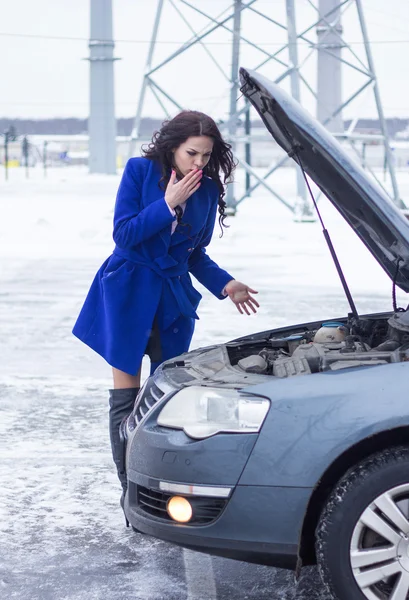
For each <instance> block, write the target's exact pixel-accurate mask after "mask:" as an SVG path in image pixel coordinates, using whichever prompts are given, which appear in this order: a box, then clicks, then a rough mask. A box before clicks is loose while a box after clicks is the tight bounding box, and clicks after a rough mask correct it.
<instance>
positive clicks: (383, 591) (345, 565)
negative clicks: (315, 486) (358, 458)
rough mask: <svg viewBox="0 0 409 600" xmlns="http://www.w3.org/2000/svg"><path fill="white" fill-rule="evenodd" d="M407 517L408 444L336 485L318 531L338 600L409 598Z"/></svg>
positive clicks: (321, 564)
mask: <svg viewBox="0 0 409 600" xmlns="http://www.w3.org/2000/svg"><path fill="white" fill-rule="evenodd" d="M396 509H398V510H396ZM408 518H409V448H407V447H397V448H392V449H388V450H385V451H383V452H379V453H377V454H374V455H372V456H370V457H369V458H367V459H365V460H363V461H362V462H360V463H358V464H357V465H355V466H354V467H353V468H351V469H350V470H349V471H348V472H347V473H346V474H345V476H344V477H343V478H342V479H341V480H340V481H339V482H338V483H337V485H336V486H335V488H334V489H333V491H332V493H331V495H330V496H329V498H328V500H327V502H326V504H325V507H324V509H323V511H322V513H321V516H320V519H319V523H318V526H317V529H316V555H317V562H318V569H319V573H320V575H321V579H322V581H323V583H324V585H325V587H326V589H327V591H328V592H329V593H330V594H332V596H333V597H334V598H337V599H338V600H378V599H379V600H395V598H396V600H404V599H406V597H408V598H409V520H408ZM374 555H376V556H374ZM381 569H382V571H381ZM384 574H385V575H386V577H385V578H382V576H383V575H384ZM379 577H380V579H379V580H377V581H373V580H374V579H375V580H376V579H377V578H379ZM371 582H372V583H371ZM406 589H407V591H406V592H405V590H406Z"/></svg>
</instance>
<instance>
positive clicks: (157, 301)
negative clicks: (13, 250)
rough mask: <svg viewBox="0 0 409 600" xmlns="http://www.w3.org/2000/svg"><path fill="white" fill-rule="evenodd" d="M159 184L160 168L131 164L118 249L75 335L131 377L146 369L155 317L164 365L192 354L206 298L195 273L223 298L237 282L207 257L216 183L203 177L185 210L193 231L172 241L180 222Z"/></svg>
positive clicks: (118, 212) (181, 230)
mask: <svg viewBox="0 0 409 600" xmlns="http://www.w3.org/2000/svg"><path fill="white" fill-rule="evenodd" d="M160 178H161V171H160V168H159V165H158V164H157V163H156V162H155V161H151V160H149V159H147V158H131V159H130V160H129V161H128V163H127V165H126V167H125V170H124V173H123V176H122V180H121V183H120V186H119V189H118V195H117V199H116V204H115V214H114V232H113V238H114V242H115V244H116V246H115V249H114V251H113V254H112V255H111V256H110V257H109V258H108V259H107V260H106V261H105V262H104V264H103V265H102V266H101V268H100V269H99V271H98V272H97V274H96V276H95V278H94V281H93V283H92V285H91V288H90V290H89V293H88V295H87V297H86V300H85V303H84V305H83V307H82V310H81V312H80V314H79V316H78V319H77V322H76V323H75V326H74V329H73V333H74V335H76V336H77V337H78V338H79V339H80V340H82V341H83V342H84V343H85V344H87V345H88V346H90V347H91V348H92V349H93V350H95V352H97V353H98V354H100V355H101V356H102V357H103V358H104V359H105V360H106V361H107V362H108V363H109V364H110V365H111V366H113V367H116V368H117V369H120V370H121V371H125V372H126V373H129V374H131V375H136V374H137V372H138V370H139V367H140V364H141V361H142V357H143V355H144V353H145V350H146V346H147V342H148V339H149V335H150V332H151V329H152V324H153V320H154V318H155V317H156V319H157V323H158V326H159V332H160V340H161V347H162V359H163V360H167V359H169V358H172V357H174V356H177V355H178V354H181V353H182V352H186V351H187V350H188V348H189V344H190V341H191V339H192V335H193V330H194V320H195V319H198V316H197V314H196V309H197V306H198V304H199V302H200V299H201V295H200V294H199V292H198V291H197V290H195V288H194V287H193V285H192V282H191V279H190V275H189V273H192V274H193V275H194V276H195V277H196V279H198V281H200V283H202V284H203V285H204V286H205V287H206V288H207V289H208V290H209V291H210V292H212V293H213V294H214V295H215V296H216V297H217V298H220V299H223V298H224V296H223V295H222V290H223V288H224V286H225V285H226V284H227V282H228V281H230V280H231V279H233V277H232V276H231V275H230V274H229V273H227V272H226V271H224V270H223V269H221V268H220V267H219V266H218V265H217V264H216V263H215V262H214V261H212V260H211V258H210V257H209V256H208V255H207V254H206V250H205V247H206V246H207V245H208V244H209V243H210V240H211V237H212V233H213V229H214V224H215V219H216V212H217V204H218V196H219V194H218V189H217V186H216V184H215V183H214V181H212V180H211V179H210V178H208V177H203V178H202V184H201V186H200V188H199V190H198V191H197V192H195V193H194V194H193V195H192V196H191V197H190V198H189V199H188V201H187V204H186V209H185V213H184V216H183V223H186V224H188V225H185V226H183V225H182V226H181V225H178V226H177V228H176V231H175V232H174V233H173V235H171V226H172V222H173V221H174V217H173V216H172V214H171V212H170V210H169V207H168V205H167V204H166V202H165V199H164V192H163V190H162V189H161V188H160V187H159V180H160ZM155 366H157V365H155Z"/></svg>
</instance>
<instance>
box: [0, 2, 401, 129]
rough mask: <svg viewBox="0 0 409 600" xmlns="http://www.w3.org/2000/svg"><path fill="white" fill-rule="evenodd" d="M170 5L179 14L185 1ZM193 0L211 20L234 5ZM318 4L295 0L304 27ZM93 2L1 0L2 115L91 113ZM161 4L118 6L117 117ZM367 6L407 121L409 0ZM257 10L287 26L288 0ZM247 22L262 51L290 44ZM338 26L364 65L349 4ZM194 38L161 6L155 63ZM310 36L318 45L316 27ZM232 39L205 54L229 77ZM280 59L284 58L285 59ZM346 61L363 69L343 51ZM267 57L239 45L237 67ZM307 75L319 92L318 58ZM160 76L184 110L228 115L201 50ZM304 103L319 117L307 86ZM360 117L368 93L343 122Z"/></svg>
mask: <svg viewBox="0 0 409 600" xmlns="http://www.w3.org/2000/svg"><path fill="white" fill-rule="evenodd" d="M174 1H175V4H176V5H177V6H179V7H180V8H183V7H182V5H181V4H180V2H179V0H174ZM190 1H191V3H192V4H194V5H195V6H198V7H200V8H201V9H202V10H205V11H207V12H208V13H209V14H211V15H212V16H214V17H216V16H218V15H219V14H220V13H221V12H222V11H223V10H224V9H225V8H227V7H228V6H229V5H230V4H231V2H228V1H226V0H190ZM314 2H318V0H310V1H309V0H295V4H296V10H297V29H298V31H301V30H303V29H306V28H307V27H308V26H309V25H311V24H312V23H313V22H314V18H315V16H316V13H315V11H314V9H313V8H312V7H311V3H314ZM89 4H90V2H89V0H13V1H10V0H0V57H1V58H0V117H11V118H18V117H19V118H26V117H33V118H51V117H69V116H74V117H86V116H87V115H88V98H89V81H88V80H89V62H88V61H86V60H83V59H84V58H86V57H87V56H88V39H89V26H90V18H89ZM156 6H157V1H156V0H113V18H114V39H115V41H116V47H115V55H116V56H117V57H119V58H121V60H120V61H117V62H116V63H115V97H116V98H115V99H116V114H117V116H118V117H130V116H133V115H134V114H135V111H136V106H137V101H138V96H139V90H140V87H141V83H142V77H143V72H144V66H145V61H146V56H147V51H148V44H149V40H150V36H151V32H152V26H153V20H154V16H155V12H156ZM363 6H364V11H365V17H366V23H367V28H368V31H369V36H370V39H371V42H372V52H373V57H374V62H375V67H376V72H377V75H378V81H379V86H380V92H381V97H382V100H383V105H384V110H385V113H386V115H387V116H389V117H392V116H398V117H409V78H408V75H407V74H408V64H407V57H408V54H409V2H408V1H407V0H363ZM254 7H255V8H258V10H260V11H262V12H264V13H265V14H267V15H269V16H271V17H272V18H274V19H276V20H277V21H280V22H282V23H285V0H258V1H257V2H256V3H255V5H254ZM183 14H184V16H186V18H187V19H188V20H189V22H190V24H191V26H193V27H195V28H196V29H201V28H202V27H203V26H204V25H205V24H206V22H207V21H206V19H204V18H203V17H200V16H199V17H198V16H197V15H195V14H194V13H193V11H192V10H191V9H189V8H187V7H186V6H185V7H184V8H183ZM242 19H243V23H242V24H243V35H245V36H246V37H248V38H249V39H251V40H252V41H253V42H255V43H258V44H259V45H260V46H261V47H262V48H263V49H264V50H269V51H273V50H277V49H278V48H279V47H280V45H281V43H282V42H283V41H285V32H283V31H281V30H280V29H279V28H277V27H276V26H274V25H272V24H269V23H268V22H267V21H263V20H262V19H261V18H260V17H258V16H256V15H254V14H251V13H250V12H249V11H248V10H247V11H244V13H243V17H242ZM342 23H343V27H344V35H345V39H346V40H347V41H348V42H350V43H351V46H352V48H353V50H354V52H355V53H356V54H357V55H358V56H359V57H360V58H362V59H364V48H363V45H362V37H361V35H360V29H359V24H358V19H357V16H356V9H355V6H354V3H353V2H351V6H350V7H349V8H348V9H347V10H346V12H345V15H344V16H343V21H342ZM190 35H191V34H190V32H189V29H188V28H187V26H186V25H185V24H184V23H183V21H182V20H181V18H180V17H179V16H178V14H177V13H176V11H175V9H174V8H173V7H172V6H171V4H170V2H169V0H165V9H164V12H163V18H162V20H161V26H160V30H159V36H158V41H159V43H158V45H157V49H156V53H155V57H154V64H157V62H158V61H159V60H161V59H163V58H165V57H166V56H169V55H170V54H171V53H172V52H173V51H174V50H176V49H177V48H178V46H179V45H180V44H181V43H183V42H184V41H186V40H187V39H188V38H189V37H190ZM67 38H70V39H67ZM311 38H312V39H313V40H315V39H316V38H315V32H314V30H313V31H312V33H311ZM230 39H231V35H230V36H229V33H228V32H223V31H219V32H217V33H215V34H212V35H211V36H209V38H208V42H209V45H208V49H209V50H210V51H211V52H212V53H213V54H214V55H215V57H217V59H218V60H219V62H220V64H221V66H222V70H223V71H225V72H226V73H229V72H230V63H231V56H230V52H231V49H230ZM307 52H308V48H307V46H305V45H302V46H301V47H300V48H299V54H300V57H301V59H302V58H304V57H305V56H306V53H307ZM282 56H283V58H286V54H285V53H283V55H282ZM343 56H344V57H345V58H346V59H348V60H349V59H350V60H351V61H353V62H354V64H358V63H356V59H355V58H354V57H353V56H352V55H351V54H350V53H349V51H348V50H347V49H346V50H344V55H343ZM263 57H264V56H263V54H262V53H261V52H259V51H258V50H254V49H250V48H249V47H248V46H246V45H245V44H242V47H241V58H240V64H241V65H243V66H246V67H248V68H254V67H255V66H256V65H257V64H258V63H259V62H261V61H262V60H263ZM282 71H283V67H282V66H280V65H273V63H271V62H270V63H269V64H268V65H266V66H265V67H264V68H263V71H262V72H263V74H265V75H267V76H268V77H271V79H274V78H275V77H277V76H278V75H279V74H280V73H281V72H282ZM303 73H304V75H305V77H306V78H307V79H308V81H309V82H310V83H311V84H312V85H313V86H314V85H315V79H316V63H315V56H314V54H313V55H312V56H311V58H310V59H309V60H308V61H307V62H306V64H305V67H303ZM155 79H156V81H157V82H158V83H159V84H160V85H161V86H162V87H163V88H165V89H166V91H167V92H168V93H169V94H171V95H172V96H174V97H175V98H176V99H177V101H178V102H179V103H180V104H181V105H182V106H183V107H186V108H195V109H199V110H204V111H207V112H209V113H210V114H212V115H213V116H215V117H217V118H219V117H223V116H225V115H226V112H227V111H228V102H227V99H228V82H227V81H226V79H225V78H224V76H223V74H222V73H221V72H220V71H219V70H217V68H216V67H215V66H214V64H213V63H212V62H211V60H210V58H209V57H208V56H207V54H206V52H205V51H204V50H203V49H202V48H199V47H197V48H196V49H193V50H189V51H187V52H186V53H184V54H183V55H182V56H180V57H179V58H178V59H177V60H175V61H172V62H171V63H170V64H169V65H168V66H167V67H164V68H162V69H160V70H159V71H158V72H157V74H156V75H155ZM363 81H364V79H362V76H361V75H358V74H357V73H356V72H354V71H353V70H352V69H351V68H350V67H345V68H343V83H344V86H343V92H344V99H345V98H347V97H348V96H349V95H351V94H352V93H353V91H354V90H355V89H357V88H358V87H359V86H360V85H361V84H362V83H363ZM284 85H285V84H284ZM301 99H302V102H303V104H304V105H305V106H306V107H307V108H308V109H309V110H310V111H311V112H314V110H315V107H314V102H313V100H312V97H311V95H310V93H309V92H308V91H307V90H306V89H303V90H302V98H301ZM170 112H171V113H174V112H175V109H174V108H171V109H170ZM355 115H357V116H375V107H374V102H373V100H372V98H371V97H370V96H368V95H366V96H364V97H361V99H360V100H357V101H356V102H355V103H354V104H352V105H351V106H350V107H349V108H348V109H347V110H346V111H345V112H344V117H351V116H355ZM144 116H159V117H162V116H163V112H162V110H161V108H160V107H159V105H158V104H157V102H156V101H155V100H154V98H153V97H152V96H148V97H147V102H146V105H145V109H144Z"/></svg>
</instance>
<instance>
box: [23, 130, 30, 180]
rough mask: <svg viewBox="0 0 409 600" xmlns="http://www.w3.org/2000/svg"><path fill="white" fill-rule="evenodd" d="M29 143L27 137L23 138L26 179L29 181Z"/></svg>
mask: <svg viewBox="0 0 409 600" xmlns="http://www.w3.org/2000/svg"><path fill="white" fill-rule="evenodd" d="M29 147H30V146H29V142H28V139H27V136H26V135H25V136H24V137H23V141H22V154H23V158H24V166H25V168H26V178H27V179H28V154H29Z"/></svg>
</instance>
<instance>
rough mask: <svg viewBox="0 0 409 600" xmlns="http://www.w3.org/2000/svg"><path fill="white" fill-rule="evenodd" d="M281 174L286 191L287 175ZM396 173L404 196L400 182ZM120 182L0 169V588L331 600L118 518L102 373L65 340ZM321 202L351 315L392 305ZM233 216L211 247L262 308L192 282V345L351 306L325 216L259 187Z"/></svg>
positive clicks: (374, 268) (31, 595) (373, 268)
mask: <svg viewBox="0 0 409 600" xmlns="http://www.w3.org/2000/svg"><path fill="white" fill-rule="evenodd" d="M2 176H3V173H2V172H0V178H2ZM239 179H240V174H239ZM277 179H278V181H277V187H278V189H279V191H280V193H281V194H283V195H285V196H286V197H287V198H289V199H290V198H291V196H292V193H293V188H292V182H293V175H292V172H291V171H281V173H280V176H279V177H278V178H277ZM400 179H401V187H402V191H403V197H405V193H404V192H405V189H407V190H408V189H409V178H408V177H406V175H404V174H401V175H400ZM118 181H119V178H118V177H102V176H101V177H98V176H92V177H91V176H89V175H87V174H86V172H85V171H80V170H70V169H66V170H60V171H58V170H55V171H53V172H50V173H49V175H48V178H47V179H43V178H42V173H41V172H40V171H37V172H32V173H31V177H30V179H29V180H28V181H26V180H25V179H23V173H22V172H19V171H17V170H12V171H11V173H10V181H9V182H8V183H5V182H4V180H3V179H1V180H0V214H1V219H0V255H1V256H0V258H1V260H0V356H1V368H0V397H1V400H0V456H1V462H0V598H1V599H2V600H3V599H4V600H13V599H18V600H125V599H126V600H139V599H141V600H142V599H143V600H159V599H162V598H166V599H167V600H185V599H186V600H187V599H189V600H193V599H194V600H202V599H203V600H215V599H218V600H227V599H229V600H230V599H231V600H245V599H246V600H263V599H269V600H307V599H308V600H328V599H327V596H326V594H325V593H324V592H323V591H322V588H321V585H320V582H319V578H318V575H317V572H316V570H315V569H314V568H310V569H306V570H305V571H304V572H303V574H302V577H301V580H300V581H299V582H298V583H297V584H296V582H295V580H294V576H293V574H292V573H291V572H287V571H283V570H279V569H272V568H267V567H260V566H256V565H251V564H245V563H240V562H235V561H231V560H225V559H221V558H210V557H208V556H206V555H202V554H196V553H194V552H190V551H185V550H183V549H181V548H178V547H175V546H172V545H169V544H166V543H164V542H161V541H158V540H155V539H153V538H150V537H147V536H141V535H138V534H135V533H133V532H132V530H129V529H126V528H125V524H124V520H123V518H122V514H121V511H120V508H119V505H118V500H119V484H118V482H117V479H116V475H115V472H114V467H113V464H112V461H111V456H110V448H109V439H108V431H107V405H108V403H107V390H108V388H109V387H110V383H111V382H110V369H109V367H108V366H107V365H106V364H105V363H104V362H103V361H102V359H100V358H99V357H98V356H96V355H94V354H93V353H92V352H91V351H90V350H88V349H87V348H86V347H85V346H83V345H82V344H81V343H80V342H78V341H77V340H76V339H75V338H74V337H73V336H72V335H71V328H72V325H73V322H74V319H75V317H76V315H77V313H78V311H79V308H80V306H81V302H82V300H83V298H84V295H85V293H86V291H87V289H88V286H89V284H90V282H91V279H92V277H93V275H94V273H95V270H96V269H97V268H98V267H99V265H100V264H101V263H102V261H103V260H104V259H105V258H106V256H108V255H109V253H110V252H111V249H112V241H111V221H112V209H113V202H114V197H115V192H116V188H117V186H118ZM320 204H321V205H322V210H323V214H324V216H325V218H326V220H327V222H328V228H329V230H330V232H331V233H332V235H333V241H334V245H335V247H336V249H337V251H338V252H339V257H340V260H341V263H342V265H343V267H344V269H345V274H346V277H347V280H348V282H349V283H350V286H351V289H352V292H353V294H354V297H355V300H356V303H357V306H358V310H359V311H360V312H361V313H364V312H372V311H377V310H389V309H390V308H391V286H390V282H389V280H388V279H387V277H386V276H385V275H384V273H383V271H382V270H381V269H380V268H379V267H378V265H377V264H376V263H375V261H374V260H373V259H372V257H370V256H369V254H368V252H367V251H366V250H365V249H364V248H362V247H361V245H360V243H359V241H358V240H356V239H355V237H354V235H353V234H352V233H351V231H350V230H349V228H348V227H347V226H346V225H344V224H343V223H342V222H341V221H340V218H339V217H338V216H337V214H336V213H335V211H334V210H333V209H332V208H330V207H328V206H327V203H326V201H324V200H323V201H322V202H321V203H320ZM229 222H230V225H231V227H230V229H229V230H227V231H226V234H225V237H224V238H223V239H221V240H220V239H219V238H218V229H217V228H216V230H215V236H214V240H213V243H212V245H211V247H210V250H209V253H210V255H211V256H212V257H213V258H214V259H215V260H217V261H218V262H219V263H220V264H221V265H222V266H223V267H224V268H226V269H228V270H229V271H230V272H231V273H233V274H234V275H235V276H236V277H237V278H238V279H240V280H242V281H244V282H246V283H248V284H249V285H250V286H252V287H255V288H256V289H258V290H259V296H258V299H259V301H260V304H261V310H260V312H259V314H258V315H257V316H252V317H246V316H241V315H239V314H238V313H237V312H236V311H235V308H234V306H233V305H232V304H231V303H230V302H229V301H228V300H227V301H225V302H220V301H218V300H216V299H215V298H213V297H210V295H209V293H208V292H207V291H204V290H203V289H202V288H200V286H199V289H200V291H201V292H202V293H204V299H203V302H202V305H201V310H200V317H201V320H200V321H199V323H198V326H197V330H196V333H195V337H194V340H193V343H192V347H199V346H204V345H207V344H210V343H214V342H222V341H227V340H229V339H232V338H234V337H238V336H239V335H244V334H246V333H251V332H254V331H261V330H265V329H268V328H273V327H278V326H282V325H284V324H286V323H287V324H291V323H297V322H300V321H306V320H311V319H320V318H322V319H328V318H332V317H339V316H342V315H344V314H346V312H347V311H348V306H347V303H346V300H345V299H344V296H343V292H342V289H341V286H340V284H339V282H338V280H337V275H336V272H335V269H334V267H333V265H332V263H331V259H330V257H329V253H328V251H327V250H326V247H325V243H324V240H323V238H322V234H321V231H320V227H319V225H318V223H309V224H299V223H298V224H297V223H293V221H292V218H291V215H290V213H289V212H288V211H287V210H286V209H284V208H281V206H280V205H279V204H278V202H277V201H276V200H274V199H273V198H271V197H266V196H264V195H262V194H260V195H257V194H256V195H255V196H254V198H253V199H252V200H250V201H246V202H245V203H244V204H243V205H242V206H241V208H240V211H239V213H238V215H237V216H236V217H235V218H231V219H229ZM400 300H401V303H402V304H403V303H404V302H405V300H406V299H405V298H402V297H401V298H400ZM406 304H407V300H406ZM406 304H405V306H406ZM146 372H147V365H146V364H145V365H144V373H145V375H146Z"/></svg>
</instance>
